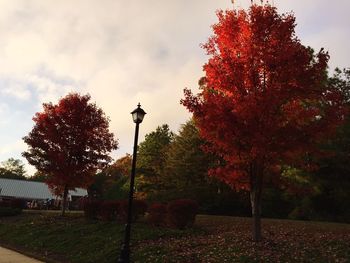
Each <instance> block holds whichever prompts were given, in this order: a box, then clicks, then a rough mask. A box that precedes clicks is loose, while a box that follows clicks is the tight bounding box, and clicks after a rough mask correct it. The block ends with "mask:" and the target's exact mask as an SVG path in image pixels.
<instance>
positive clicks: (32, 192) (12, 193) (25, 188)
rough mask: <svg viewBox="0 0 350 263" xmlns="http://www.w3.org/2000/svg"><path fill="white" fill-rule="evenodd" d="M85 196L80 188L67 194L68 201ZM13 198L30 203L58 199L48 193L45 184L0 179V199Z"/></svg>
mask: <svg viewBox="0 0 350 263" xmlns="http://www.w3.org/2000/svg"><path fill="white" fill-rule="evenodd" d="M86 195H87V191H86V189H82V188H76V190H75V191H72V190H70V191H69V193H68V196H69V199H70V200H74V199H78V198H80V197H84V196H86ZM14 198H15V199H23V200H30V201H32V200H36V201H43V200H47V199H59V198H58V197H57V196H55V195H53V194H52V193H51V192H50V190H49V187H48V186H47V185H46V184H45V183H42V182H33V181H25V180H14V179H5V178H0V199H14Z"/></svg>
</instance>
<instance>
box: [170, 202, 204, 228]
mask: <svg viewBox="0 0 350 263" xmlns="http://www.w3.org/2000/svg"><path fill="white" fill-rule="evenodd" d="M167 211H168V223H169V226H171V227H176V228H180V229H184V228H185V227H191V226H192V225H193V223H194V220H195V218H196V214H197V211H198V204H197V202H196V201H194V200H191V199H178V200H174V201H171V202H169V204H168V206H167Z"/></svg>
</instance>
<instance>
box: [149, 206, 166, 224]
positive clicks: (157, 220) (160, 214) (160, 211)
mask: <svg viewBox="0 0 350 263" xmlns="http://www.w3.org/2000/svg"><path fill="white" fill-rule="evenodd" d="M166 215H167V206H166V205H165V204H161V203H154V204H152V205H151V206H150V207H149V208H148V221H149V222H150V223H151V224H152V225H155V226H163V225H165V224H166Z"/></svg>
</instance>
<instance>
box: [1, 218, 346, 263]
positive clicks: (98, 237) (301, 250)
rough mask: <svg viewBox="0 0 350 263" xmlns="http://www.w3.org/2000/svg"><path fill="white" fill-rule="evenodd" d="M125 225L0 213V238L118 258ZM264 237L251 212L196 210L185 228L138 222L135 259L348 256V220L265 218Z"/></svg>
mask: <svg viewBox="0 0 350 263" xmlns="http://www.w3.org/2000/svg"><path fill="white" fill-rule="evenodd" d="M123 233H124V226H123V225H122V224H120V223H117V222H97V221H87V220H85V219H84V218H83V217H82V215H81V214H70V215H69V216H68V217H66V218H61V217H59V216H58V215H56V214H54V213H53V214H27V213H24V214H22V215H21V216H17V217H11V218H10V217H9V218H0V244H3V245H6V246H10V247H14V248H16V249H18V250H20V251H25V252H30V253H32V254H35V255H37V256H39V257H41V258H42V259H43V260H44V261H46V262H50V260H51V262H84V263H87V262H101V263H103V262H116V259H117V258H118V255H119V250H120V242H121V239H122V237H123ZM263 236H264V239H263V241H262V242H260V243H254V242H252V241H251V222H250V219H248V218H237V217H221V216H204V215H200V216H197V219H196V223H195V227H194V228H193V229H187V230H174V229H167V228H155V227H152V226H149V225H147V224H146V223H142V222H140V223H136V224H134V225H133V229H132V259H133V261H134V262H320V263H321V262H350V225H347V224H335V223H320V222H303V221H290V220H273V219H265V220H263Z"/></svg>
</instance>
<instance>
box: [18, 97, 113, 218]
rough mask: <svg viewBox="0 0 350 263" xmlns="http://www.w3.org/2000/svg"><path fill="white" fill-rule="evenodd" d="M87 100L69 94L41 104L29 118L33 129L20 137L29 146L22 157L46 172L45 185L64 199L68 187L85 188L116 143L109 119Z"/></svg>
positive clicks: (104, 162)
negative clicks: (53, 102) (56, 102)
mask: <svg viewBox="0 0 350 263" xmlns="http://www.w3.org/2000/svg"><path fill="white" fill-rule="evenodd" d="M89 100H90V96H89V95H79V94H77V93H71V94H69V95H67V96H66V97H64V98H62V99H61V100H60V101H59V102H58V104H52V103H45V104H43V111H42V112H38V113H36V114H35V116H34V118H33V121H34V123H35V125H34V127H33V129H32V130H31V132H30V133H29V134H28V135H27V136H26V137H24V138H23V139H24V142H25V143H26V144H28V146H29V149H28V150H27V151H25V152H24V153H23V156H24V157H25V158H26V159H27V160H28V162H29V163H30V164H31V165H34V166H35V167H36V169H37V170H38V171H39V172H41V173H44V174H47V183H48V185H49V187H50V188H51V189H52V190H53V191H54V192H55V193H56V194H59V195H62V196H63V197H64V199H66V197H67V193H68V190H70V189H75V188H76V187H83V188H86V187H87V186H88V185H89V184H90V183H91V182H92V176H93V175H94V174H95V173H96V171H97V169H99V168H103V167H104V166H105V165H106V164H107V163H108V162H110V161H111V158H110V156H109V153H110V152H111V151H112V150H114V149H116V148H117V145H118V143H117V141H116V140H115V139H114V137H113V133H111V132H110V131H109V128H108V126H109V119H108V118H107V117H106V116H105V114H104V113H103V111H102V109H100V108H98V107H97V106H96V104H94V103H91V102H89ZM63 209H64V206H63ZM63 213H64V210H63Z"/></svg>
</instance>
